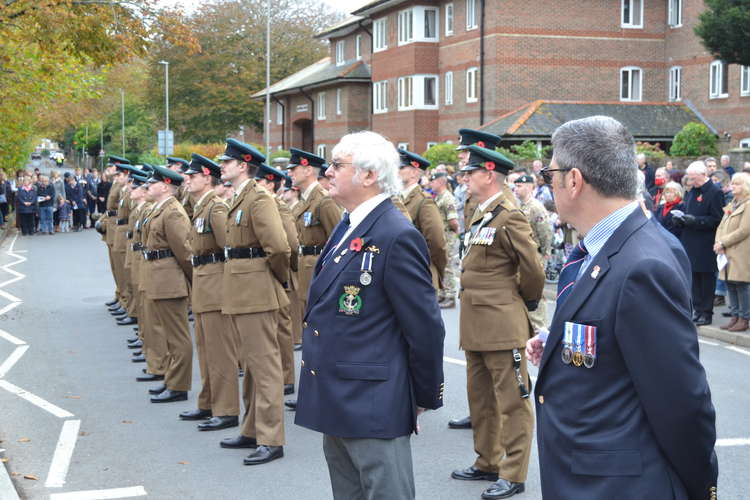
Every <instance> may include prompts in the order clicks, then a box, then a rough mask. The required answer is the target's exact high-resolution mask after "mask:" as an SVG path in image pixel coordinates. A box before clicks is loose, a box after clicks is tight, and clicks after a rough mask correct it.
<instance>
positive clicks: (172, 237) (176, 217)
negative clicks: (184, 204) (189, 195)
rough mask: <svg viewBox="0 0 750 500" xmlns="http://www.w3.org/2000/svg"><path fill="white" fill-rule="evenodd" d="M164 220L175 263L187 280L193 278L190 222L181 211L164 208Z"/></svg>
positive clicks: (190, 280)
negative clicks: (178, 265)
mask: <svg viewBox="0 0 750 500" xmlns="http://www.w3.org/2000/svg"><path fill="white" fill-rule="evenodd" d="M166 212H167V213H166V214H165V216H166V220H165V221H164V231H165V236H166V238H167V243H168V244H169V248H170V249H171V250H172V253H174V255H175V258H176V259H177V263H178V264H180V267H181V268H182V271H183V273H185V277H186V278H187V280H188V282H192V280H193V265H192V263H191V262H190V256H191V254H192V251H191V250H190V244H189V243H188V240H189V237H190V222H189V221H188V219H187V216H185V215H184V214H183V213H182V212H181V211H179V210H177V209H169V208H167V209H166Z"/></svg>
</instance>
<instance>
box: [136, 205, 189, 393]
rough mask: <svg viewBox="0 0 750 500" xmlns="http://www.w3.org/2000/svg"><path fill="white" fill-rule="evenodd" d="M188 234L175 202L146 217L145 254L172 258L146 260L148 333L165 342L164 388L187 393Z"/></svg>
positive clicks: (185, 221) (154, 210) (182, 211)
mask: <svg viewBox="0 0 750 500" xmlns="http://www.w3.org/2000/svg"><path fill="white" fill-rule="evenodd" d="M189 233H190V220H189V219H188V218H187V215H186V214H185V210H184V209H183V208H182V205H181V204H180V202H179V201H177V199H175V198H174V197H173V196H170V197H169V198H167V199H166V200H164V201H163V202H161V203H157V204H156V206H155V207H154V208H153V210H152V212H151V215H150V216H149V221H148V232H147V235H146V239H145V244H144V246H145V250H146V251H147V252H154V251H157V250H161V251H171V252H172V254H173V255H172V256H168V257H165V258H159V259H156V260H148V259H147V260H146V262H145V264H144V276H145V281H146V283H145V288H146V295H147V298H148V299H150V300H151V301H152V304H153V309H152V312H153V314H154V316H153V329H152V332H153V334H154V335H155V336H157V337H158V336H163V338H164V340H165V341H166V348H167V359H166V372H165V374H164V384H165V385H166V386H167V388H168V389H171V390H173V391H189V390H190V387H191V383H192V364H193V344H192V341H191V339H190V330H189V328H188V320H187V314H188V303H187V297H188V288H189V283H190V280H191V279H192V276H193V268H192V264H191V262H190V255H191V252H190V246H189V245H188V235H189ZM150 333H151V332H150Z"/></svg>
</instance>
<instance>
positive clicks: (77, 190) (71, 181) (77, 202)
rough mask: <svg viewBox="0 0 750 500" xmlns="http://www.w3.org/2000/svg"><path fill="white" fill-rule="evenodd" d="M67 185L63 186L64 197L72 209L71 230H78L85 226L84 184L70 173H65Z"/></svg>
mask: <svg viewBox="0 0 750 500" xmlns="http://www.w3.org/2000/svg"><path fill="white" fill-rule="evenodd" d="M65 178H66V180H67V185H66V186H65V198H66V199H67V200H68V202H70V206H71V208H72V209H73V231H76V232H78V231H80V230H81V229H83V228H85V227H86V201H85V199H84V198H85V194H84V185H83V184H81V183H79V182H77V181H76V178H75V177H73V176H72V175H68V174H67V173H66V174H65Z"/></svg>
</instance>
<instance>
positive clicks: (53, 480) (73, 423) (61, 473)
mask: <svg viewBox="0 0 750 500" xmlns="http://www.w3.org/2000/svg"><path fill="white" fill-rule="evenodd" d="M80 428H81V421H80V420H66V421H65V422H63V426H62V430H61V431H60V437H59V439H58V440H57V448H55V454H54V455H53V456H52V463H51V464H50V466H49V472H48V473H47V482H45V483H44V485H45V486H46V487H47V488H62V486H63V485H64V484H65V477H66V476H67V475H68V468H69V467H70V460H71V459H72V458H73V449H75V447H76V441H77V440H78V431H79V429H80Z"/></svg>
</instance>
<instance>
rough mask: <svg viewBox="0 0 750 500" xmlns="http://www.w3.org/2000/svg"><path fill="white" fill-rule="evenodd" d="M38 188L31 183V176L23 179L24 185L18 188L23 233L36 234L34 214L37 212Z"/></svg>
mask: <svg viewBox="0 0 750 500" xmlns="http://www.w3.org/2000/svg"><path fill="white" fill-rule="evenodd" d="M36 196H37V195H36V189H34V185H33V184H32V183H31V177H25V178H24V179H23V185H22V186H21V187H20V188H18V192H17V193H16V203H17V204H18V211H17V212H16V213H17V214H18V218H19V219H20V224H21V234H22V235H24V236H26V235H32V234H34V215H35V214H36V205H37V200H36Z"/></svg>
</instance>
